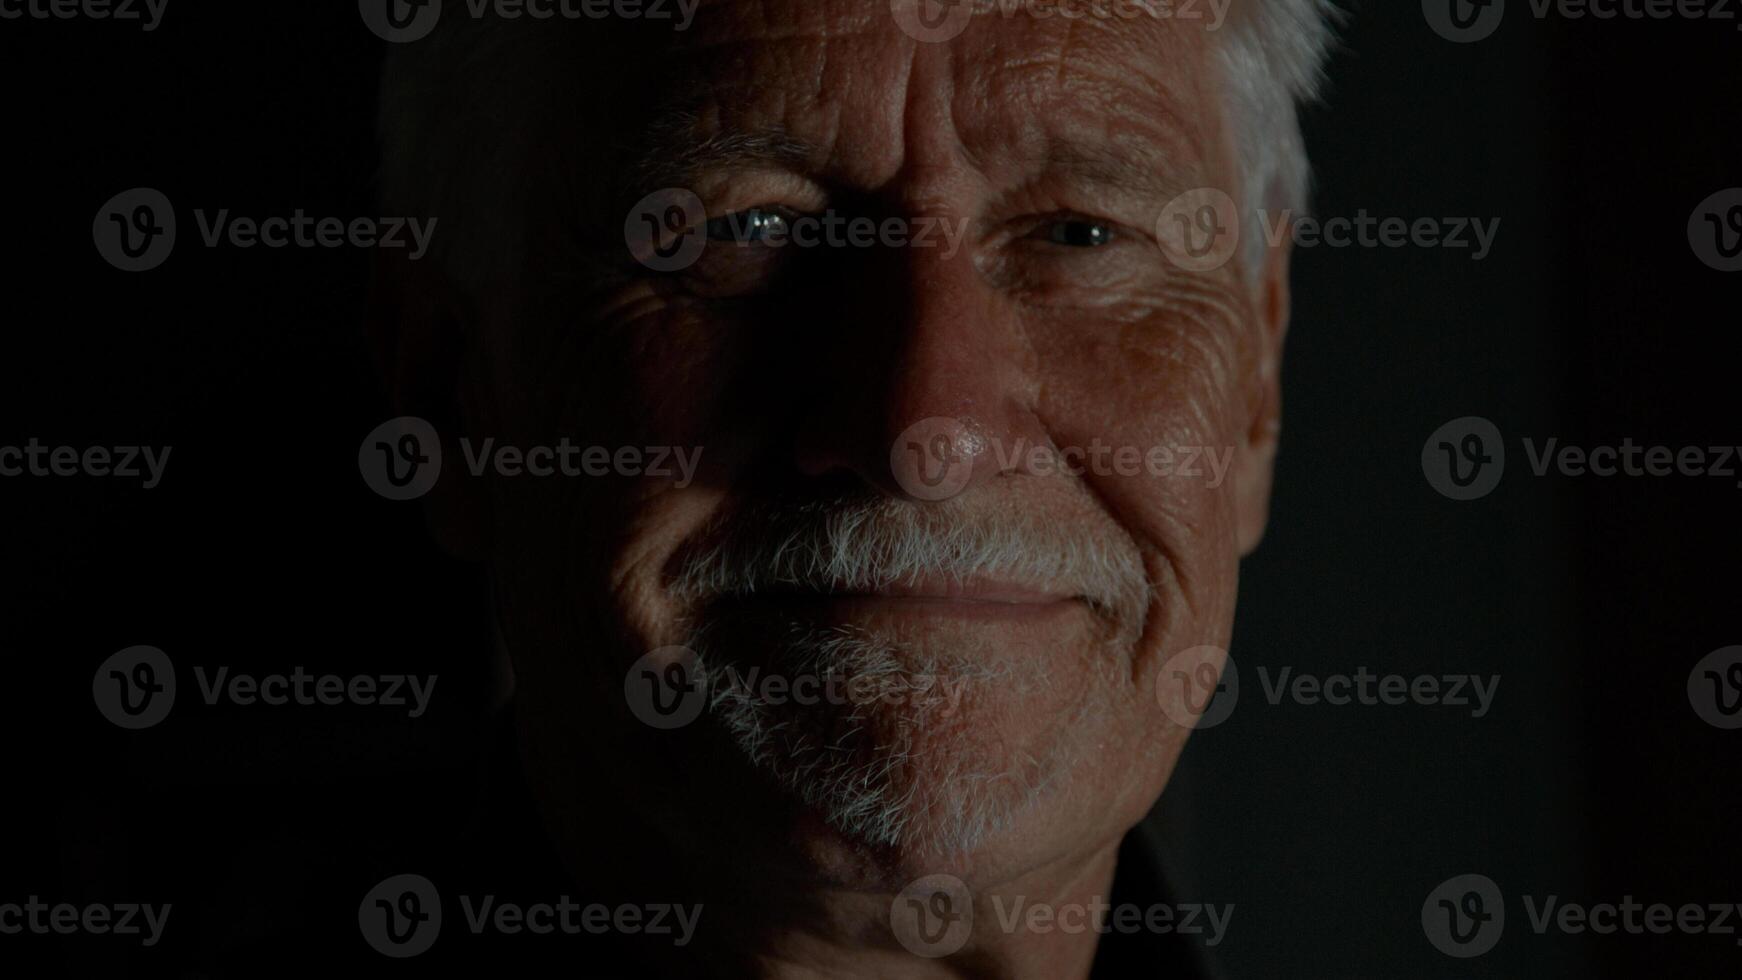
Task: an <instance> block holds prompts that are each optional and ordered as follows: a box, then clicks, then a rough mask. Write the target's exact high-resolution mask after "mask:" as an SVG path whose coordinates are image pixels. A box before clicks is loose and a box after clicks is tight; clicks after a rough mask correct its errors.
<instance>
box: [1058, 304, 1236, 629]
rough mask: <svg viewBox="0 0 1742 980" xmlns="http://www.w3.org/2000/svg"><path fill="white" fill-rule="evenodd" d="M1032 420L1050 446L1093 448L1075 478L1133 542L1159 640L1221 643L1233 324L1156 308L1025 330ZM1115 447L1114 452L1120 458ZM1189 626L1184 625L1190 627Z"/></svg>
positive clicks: (1229, 588)
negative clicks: (1038, 370) (1079, 324)
mask: <svg viewBox="0 0 1742 980" xmlns="http://www.w3.org/2000/svg"><path fill="white" fill-rule="evenodd" d="M1031 336H1044V337H1046V338H1047V339H1046V340H1045V341H1044V342H1042V343H1038V344H1037V345H1036V346H1037V350H1038V353H1039V355H1040V356H1039V358H1038V361H1039V363H1040V364H1042V365H1044V367H1043V369H1042V370H1043V379H1044V383H1043V385H1042V387H1041V390H1042V391H1043V393H1044V395H1043V399H1042V403H1041V405H1040V413H1041V419H1042V422H1043V423H1044V424H1045V425H1046V426H1047V428H1048V430H1049V431H1050V432H1051V433H1052V436H1053V439H1054V440H1055V441H1056V442H1057V443H1059V444H1060V445H1061V446H1064V445H1075V446H1090V447H1092V446H1096V445H1100V446H1104V447H1107V448H1106V452H1105V455H1104V456H1103V457H1102V460H1103V461H1102V463H1101V464H1100V465H1093V462H1092V461H1093V457H1091V466H1090V468H1089V470H1088V471H1087V472H1086V473H1085V474H1084V476H1083V479H1084V480H1085V482H1086V483H1087V484H1088V485H1089V489H1090V490H1091V492H1092V493H1094V494H1095V496H1096V497H1097V498H1098V499H1099V500H1100V501H1101V503H1102V504H1103V505H1104V506H1106V507H1107V508H1108V509H1109V510H1110V511H1111V512H1112V514H1113V517H1114V519H1115V520H1117V521H1118V522H1119V523H1120V524H1121V525H1122V526H1123V527H1124V528H1125V530H1126V531H1127V532H1128V533H1129V534H1131V536H1132V537H1133V538H1134V539H1136V541H1137V543H1138V545H1139V547H1140V548H1142V550H1143V552H1144V556H1145V560H1146V562H1147V563H1148V564H1149V571H1150V575H1151V578H1152V581H1154V583H1155V584H1156V586H1157V592H1158V600H1159V602H1160V603H1161V604H1162V605H1163V606H1164V607H1165V608H1164V609H1163V610H1161V612H1162V616H1163V622H1161V623H1159V624H1157V623H1152V624H1151V630H1152V631H1153V630H1154V629H1155V628H1157V627H1158V626H1159V627H1161V628H1162V629H1164V630H1165V631H1166V633H1167V641H1166V642H1167V643H1168V644H1170V645H1178V644H1181V643H1184V644H1185V645H1188V646H1189V645H1191V644H1192V643H1211V642H1216V643H1221V642H1225V637H1215V636H1211V635H1210V634H1212V633H1215V632H1216V631H1218V630H1225V627H1223V626H1221V625H1219V624H1220V623H1221V622H1222V621H1223V620H1225V618H1226V616H1227V615H1228V614H1230V613H1231V609H1230V608H1227V607H1228V606H1229V605H1230V604H1231V602H1232V593H1233V589H1234V581H1235V573H1236V571H1237V567H1238V559H1237V555H1238V548H1237V542H1236V539H1235V521H1234V516H1235V511H1234V506H1233V505H1234V499H1235V498H1234V493H1233V491H1234V487H1233V479H1234V477H1233V473H1232V469H1233V464H1234V461H1235V459H1236V457H1237V452H1238V447H1239V445H1240V443H1241V441H1242V433H1243V432H1244V429H1245V421H1244V419H1245V412H1244V410H1243V408H1242V402H1241V398H1240V384H1239V378H1240V377H1241V373H1240V371H1239V364H1240V349H1239V343H1238V338H1239V333H1238V327H1237V326H1236V325H1235V322H1234V321H1231V320H1229V319H1224V318H1220V317H1217V318H1211V317H1187V316H1166V317H1163V316H1158V317H1151V318H1148V319H1146V320H1144V321H1143V322H1141V323H1137V324H1127V325H1121V326H1109V327H1107V328H1105V330H1104V331H1103V332H1102V333H1101V334H1100V335H1099V336H1096V335H1095V331H1094V329H1093V328H1090V329H1087V330H1085V329H1082V328H1074V329H1072V330H1070V331H1068V332H1066V331H1051V332H1050V333H1037V334H1031ZM1121 454H1122V455H1121ZM1194 624H1196V625H1194Z"/></svg>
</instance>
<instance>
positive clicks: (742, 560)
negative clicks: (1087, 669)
mask: <svg viewBox="0 0 1742 980" xmlns="http://www.w3.org/2000/svg"><path fill="white" fill-rule="evenodd" d="M1085 523H1087V524H1088V526H1084V524H1085ZM928 578H949V579H953V580H954V581H956V582H958V583H961V582H967V581H969V580H971V579H988V580H994V581H998V582H1001V583H1008V584H1012V585H1017V586H1021V587H1026V588H1036V589H1045V590H1048V591H1052V592H1058V593H1065V594H1069V595H1072V596H1080V597H1082V598H1084V599H1086V600H1087V601H1088V602H1089V604H1090V605H1091V607H1093V608H1095V609H1096V610H1097V611H1098V612H1101V613H1103V614H1105V615H1108V616H1111V617H1113V618H1115V619H1118V620H1120V621H1122V622H1124V623H1125V624H1127V625H1132V624H1140V623H1141V621H1142V617H1143V614H1144V612H1145V611H1146V610H1147V609H1148V603H1149V598H1150V595H1151V586H1150V583H1149V581H1148V578H1147V576H1146V575H1145V573H1144V568H1143V561H1142V556H1141V555H1140V553H1139V552H1138V550H1137V546H1136V544H1135V543H1134V542H1133V541H1132V540H1131V539H1130V537H1129V536H1127V535H1126V534H1124V533H1123V532H1121V531H1119V530H1118V529H1117V527H1116V526H1114V525H1113V524H1112V522H1111V520H1110V519H1109V520H1108V521H1107V522H1105V524H1102V523H1101V522H1080V521H1079V522H1071V523H1066V522H1063V521H1057V520H1047V519H1045V518H1041V517H1036V516H1028V515H1022V516H1018V515H1012V514H1010V513H1008V512H1007V511H1006V510H1005V509H1003V508H1000V509H998V510H987V509H977V508H973V507H971V506H969V505H967V504H966V503H965V501H962V500H952V501H947V502H945V503H941V504H914V503H909V502H906V501H900V500H891V499H887V498H880V497H842V498H835V499H830V500H820V501H819V500H815V499H812V500H808V501H803V502H786V501H780V500H776V501H771V502H768V503H763V504H759V505H754V506H751V507H749V508H746V509H745V510H743V511H741V512H739V513H736V514H732V515H729V516H727V517H726V518H725V519H723V520H721V521H719V522H716V523H715V524H714V525H713V527H712V528H711V529H710V530H709V531H708V532H706V533H704V534H703V535H702V536H701V537H700V538H699V539H698V542H697V543H696V544H694V545H692V546H690V547H688V548H686V549H685V550H684V551H682V552H680V557H679V560H678V562H677V571H676V574H675V576H674V580H673V583H672V594H673V596H674V597H675V598H678V599H679V600H682V601H690V602H706V601H709V600H714V599H720V598H727V597H745V596H750V595H755V594H757V593H761V592H769V591H792V590H801V591H814V592H847V591H875V590H878V589H882V588H886V587H889V586H892V585H897V584H911V583H915V582H918V581H919V580H921V579H928Z"/></svg>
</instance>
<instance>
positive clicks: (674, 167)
mask: <svg viewBox="0 0 1742 980" xmlns="http://www.w3.org/2000/svg"><path fill="white" fill-rule="evenodd" d="M699 129H700V125H699V123H698V121H697V119H696V117H695V116H694V115H693V114H690V113H678V114H673V115H671V116H668V117H667V118H665V119H663V120H661V121H660V122H658V123H656V124H655V125H654V127H653V130H652V132H651V133H650V134H649V136H648V139H647V140H646V141H645V142H644V144H643V145H644V147H645V148H644V150H643V151H642V153H641V155H640V158H639V160H638V161H637V163H636V164H635V167H634V173H635V175H636V177H637V178H638V179H639V180H640V181H641V182H642V183H643V184H644V185H645V186H648V187H689V186H693V185H694V184H695V183H696V181H697V179H698V178H699V177H700V176H701V175H702V174H705V173H707V172H709V171H713V170H721V169H726V168H729V167H735V166H744V165H748V164H755V165H761V166H768V167H779V168H783V169H791V170H803V169H804V168H805V167H806V166H808V165H809V164H810V162H811V161H813V160H815V159H816V148H815V147H814V146H813V145H812V144H810V143H808V142H806V141H804V140H801V139H799V138H797V137H795V136H793V135H791V134H790V133H787V132H786V131H785V130H783V129H779V128H769V129H762V130H757V131H753V132H747V133H723V134H721V135H718V136H709V137H702V136H700V135H698V131H699Z"/></svg>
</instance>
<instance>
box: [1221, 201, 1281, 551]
mask: <svg viewBox="0 0 1742 980" xmlns="http://www.w3.org/2000/svg"><path fill="white" fill-rule="evenodd" d="M1291 220H1292V219H1291ZM1291 238H1292V236H1287V235H1285V236H1283V237H1282V241H1281V243H1280V244H1277V245H1273V246H1271V247H1269V248H1268V249H1266V250H1265V253H1264V256H1265V258H1264V267H1263V268H1262V269H1260V270H1258V278H1257V283H1256V289H1255V291H1254V304H1255V307H1254V313H1256V315H1257V320H1258V323H1257V327H1258V330H1257V334H1258V336H1257V339H1256V342H1255V344H1254V348H1253V353H1254V363H1253V365H1252V367H1251V369H1250V370H1249V371H1248V372H1247V378H1248V382H1247V392H1246V404H1247V407H1248V414H1247V418H1248V419H1249V420H1250V421H1249V423H1248V425H1247V429H1246V438H1245V443H1244V445H1242V446H1239V447H1237V453H1238V456H1239V461H1238V463H1237V464H1236V466H1235V473H1236V478H1235V482H1234V495H1235V501H1234V506H1235V521H1236V528H1235V531H1236V535H1237V538H1238V541H1239V546H1240V554H1241V556H1242V557H1244V556H1246V555H1249V554H1251V553H1252V550H1253V549H1254V548H1257V547H1258V542H1259V540H1261V539H1262V538H1263V537H1264V527H1265V525H1266V524H1267V523H1268V522H1269V520H1270V486H1271V480H1272V475H1273V470H1274V468H1275V464H1276V442H1277V437H1278V435H1279V434H1280V433H1281V431H1282V428H1281V424H1282V343H1283V340H1284V338H1285V337H1286V336H1287V334H1288V316H1289V291H1288V264H1289V254H1290V252H1289V249H1290V241H1291Z"/></svg>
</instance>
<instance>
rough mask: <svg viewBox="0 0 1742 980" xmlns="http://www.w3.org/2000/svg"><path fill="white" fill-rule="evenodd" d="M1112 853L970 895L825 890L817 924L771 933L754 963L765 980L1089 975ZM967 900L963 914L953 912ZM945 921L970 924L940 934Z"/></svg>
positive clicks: (1079, 858)
mask: <svg viewBox="0 0 1742 980" xmlns="http://www.w3.org/2000/svg"><path fill="white" fill-rule="evenodd" d="M1118 850H1119V842H1118V841H1117V840H1114V841H1112V842H1110V843H1105V844H1102V845H1099V846H1097V847H1096V848H1094V849H1092V850H1090V851H1087V852H1085V853H1076V854H1072V855H1070V856H1069V857H1066V858H1061V859H1059V860H1057V861H1055V862H1052V863H1051V864H1049V865H1046V866H1043V867H1040V868H1036V869H1034V870H1032V871H1030V872H1027V873H1025V874H1023V875H1022V876H1020V877H1018V878H1016V879H1013V880H1010V881H1006V882H1001V883H998V884H994V885H988V886H986V887H984V888H982V889H980V890H978V891H975V892H973V893H972V895H971V897H969V896H968V893H967V892H966V891H961V892H956V893H955V894H954V895H948V896H947V897H938V896H939V893H936V892H929V891H928V892H923V893H916V892H913V891H905V892H903V893H901V894H868V893H864V892H832V893H828V894H825V895H823V896H821V897H820V899H819V901H820V904H821V907H822V911H823V915H822V917H821V921H822V923H823V925H822V926H820V927H815V928H808V929H803V930H793V931H790V932H787V933H785V934H782V935H778V936H775V937H772V938H773V939H774V946H773V948H775V949H776V950H778V952H777V953H775V954H772V955H765V956H763V957H761V958H760V959H761V969H760V971H759V972H760V973H761V975H762V976H764V977H768V978H771V980H800V978H804V980H820V978H831V980H848V978H859V977H864V978H903V980H907V978H911V980H924V978H934V977H935V978H945V977H1000V978H1014V980H1028V978H1035V980H1043V978H1044V980H1059V978H1080V977H1087V976H1088V975H1089V968H1090V966H1091V965H1092V964H1093V962H1094V959H1095V948H1096V943H1097V940H1098V939H1099V938H1100V933H1099V932H1098V931H1097V930H1096V929H1095V928H1094V924H1095V921H1096V920H1095V919H1094V918H1092V917H1093V916H1098V915H1104V914H1105V911H1106V908H1107V904H1108V895H1109V893H1110V891H1111V888H1112V884H1113V875H1114V870H1115V865H1116V864H1117V862H1118ZM955 881H956V880H955V879H951V882H955ZM950 890H951V889H950V888H948V887H946V888H945V889H944V892H945V893H947V892H949V891H950ZM928 899H929V900H928ZM969 902H971V904H972V915H971V917H963V916H961V915H960V912H961V909H960V908H957V907H956V906H958V905H960V906H965V905H967V904H968V903H969ZM933 913H941V914H939V915H934V914H933ZM951 920H953V921H954V922H963V921H965V922H966V923H968V925H967V926H966V927H965V928H964V927H963V926H960V925H955V924H951V925H950V926H949V927H948V928H946V927H945V923H946V921H951ZM958 943H959V948H956V947H957V945H958ZM926 954H930V955H926Z"/></svg>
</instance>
